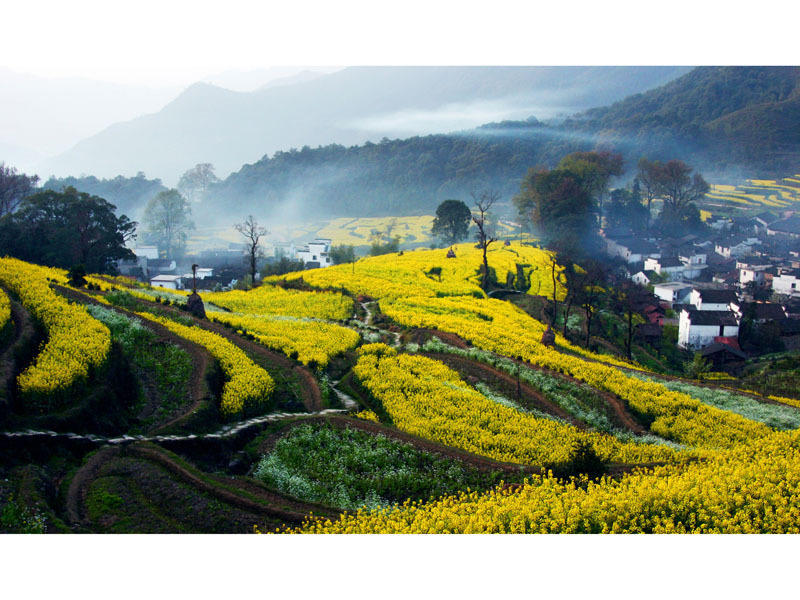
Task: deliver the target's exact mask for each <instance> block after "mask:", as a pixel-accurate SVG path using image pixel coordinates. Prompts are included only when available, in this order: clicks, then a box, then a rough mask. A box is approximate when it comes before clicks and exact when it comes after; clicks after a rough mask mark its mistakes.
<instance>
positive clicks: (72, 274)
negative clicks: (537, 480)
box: [67, 265, 86, 287]
mask: <svg viewBox="0 0 800 600" xmlns="http://www.w3.org/2000/svg"><path fill="white" fill-rule="evenodd" d="M67 278H68V279H67V283H69V284H70V285H71V286H72V287H83V286H85V285H86V267H84V266H83V265H73V266H72V267H70V269H69V271H68V272H67Z"/></svg>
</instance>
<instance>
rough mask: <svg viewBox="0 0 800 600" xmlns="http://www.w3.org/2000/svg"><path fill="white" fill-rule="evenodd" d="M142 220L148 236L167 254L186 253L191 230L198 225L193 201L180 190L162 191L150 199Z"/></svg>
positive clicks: (178, 254) (177, 255)
mask: <svg viewBox="0 0 800 600" xmlns="http://www.w3.org/2000/svg"><path fill="white" fill-rule="evenodd" d="M142 224H143V225H144V227H145V236H146V238H147V239H148V240H149V241H151V242H154V243H156V244H158V247H159V249H160V250H163V251H165V252H166V254H167V258H175V257H180V256H182V255H183V253H184V251H185V250H186V239H187V236H188V233H189V231H191V230H193V229H194V223H193V222H192V209H191V207H190V206H189V202H188V201H187V200H186V198H184V197H183V196H181V195H180V193H179V192H178V191H177V190H167V191H165V192H159V193H158V194H156V195H155V196H154V197H153V198H151V199H150V201H149V202H148V203H147V206H146V207H145V210H144V217H143V219H142Z"/></svg>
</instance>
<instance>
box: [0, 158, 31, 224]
mask: <svg viewBox="0 0 800 600" xmlns="http://www.w3.org/2000/svg"><path fill="white" fill-rule="evenodd" d="M38 181H39V176H38V175H25V174H24V173H18V172H17V170H16V169H15V168H14V167H11V166H6V164H5V163H3V162H0V217H2V216H3V215H7V214H10V213H12V212H14V210H15V209H16V208H17V206H18V205H19V203H20V202H21V201H22V199H23V198H25V196H28V195H29V194H31V193H33V192H34V191H35V189H36V183H37V182H38Z"/></svg>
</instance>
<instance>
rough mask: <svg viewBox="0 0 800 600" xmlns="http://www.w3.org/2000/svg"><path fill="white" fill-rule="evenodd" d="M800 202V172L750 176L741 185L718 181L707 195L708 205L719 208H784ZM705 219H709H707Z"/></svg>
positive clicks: (706, 202) (772, 209) (759, 209)
mask: <svg viewBox="0 0 800 600" xmlns="http://www.w3.org/2000/svg"><path fill="white" fill-rule="evenodd" d="M798 202H800V175H791V176H789V177H784V178H783V179H748V180H746V181H745V182H744V183H743V184H740V185H726V184H716V185H712V186H711V190H710V191H709V192H708V193H707V194H706V198H705V203H704V206H706V207H708V210H706V211H704V212H713V210H714V207H716V208H717V210H719V209H720V208H725V209H731V208H733V209H740V210H741V209H745V210H755V211H756V212H758V211H763V210H771V211H777V210H783V209H794V208H795V207H796V205H797V203H798ZM703 220H705V219H703Z"/></svg>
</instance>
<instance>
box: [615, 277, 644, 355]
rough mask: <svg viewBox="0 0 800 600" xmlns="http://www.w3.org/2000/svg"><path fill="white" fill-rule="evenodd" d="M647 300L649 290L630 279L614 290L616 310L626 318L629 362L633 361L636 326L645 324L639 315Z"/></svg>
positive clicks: (626, 352) (626, 344)
mask: <svg viewBox="0 0 800 600" xmlns="http://www.w3.org/2000/svg"><path fill="white" fill-rule="evenodd" d="M647 299H648V292H647V290H645V289H644V288H642V287H641V286H639V285H637V284H635V283H634V282H632V281H630V280H628V279H626V280H625V281H623V282H622V283H620V284H619V285H617V286H616V287H615V288H614V294H613V300H614V304H615V306H614V308H615V310H616V311H617V313H622V314H623V315H624V318H625V324H626V327H625V355H626V356H627V357H628V360H632V350H633V332H634V330H635V329H636V325H639V324H640V323H643V322H644V319H643V318H642V316H641V315H640V314H639V308H640V306H641V305H642V304H643V303H644V302H645V301H646V300H647Z"/></svg>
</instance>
